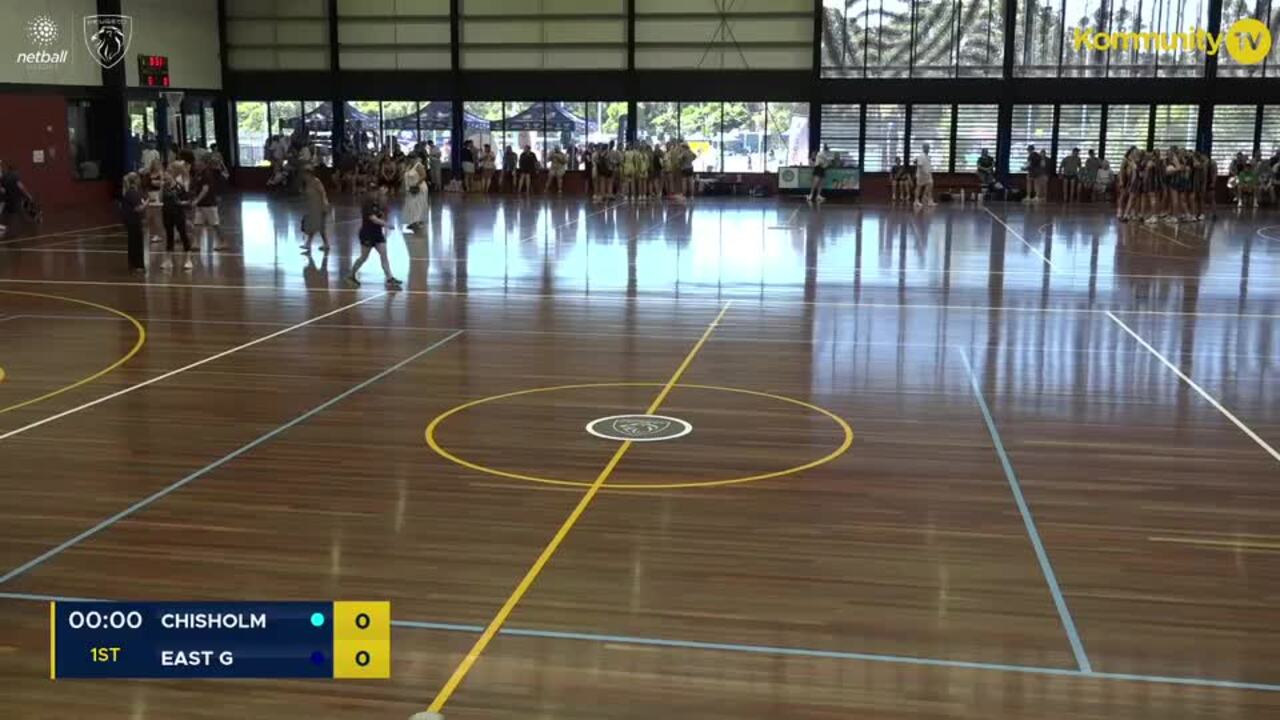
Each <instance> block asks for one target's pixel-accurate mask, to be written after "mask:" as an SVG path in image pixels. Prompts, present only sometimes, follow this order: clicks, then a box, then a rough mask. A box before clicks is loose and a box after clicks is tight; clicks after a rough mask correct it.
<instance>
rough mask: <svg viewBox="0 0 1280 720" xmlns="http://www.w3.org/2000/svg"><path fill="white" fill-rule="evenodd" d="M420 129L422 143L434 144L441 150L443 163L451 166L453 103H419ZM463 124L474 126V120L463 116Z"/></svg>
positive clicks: (436, 101)
mask: <svg viewBox="0 0 1280 720" xmlns="http://www.w3.org/2000/svg"><path fill="white" fill-rule="evenodd" d="M418 108H419V109H418V116H419V120H418V129H419V132H420V133H421V139H422V142H424V143H425V142H428V141H430V142H434V143H435V144H436V147H438V148H440V158H441V162H442V163H444V164H445V165H448V164H449V158H451V157H453V103H452V102H450V101H449V100H420V101H418ZM463 123H464V124H468V125H474V124H475V123H474V120H472V119H471V118H468V117H466V116H463Z"/></svg>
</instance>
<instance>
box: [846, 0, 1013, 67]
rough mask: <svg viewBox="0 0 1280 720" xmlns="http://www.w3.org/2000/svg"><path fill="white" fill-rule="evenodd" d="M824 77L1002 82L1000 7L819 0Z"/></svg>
mask: <svg viewBox="0 0 1280 720" xmlns="http://www.w3.org/2000/svg"><path fill="white" fill-rule="evenodd" d="M822 13H823V14H822V40H821V42H822V76H823V77H832V78H840V77H906V76H908V75H910V76H912V77H956V76H963V77H999V76H1000V73H1001V68H1002V63H1003V57H1004V30H1003V28H1004V0H973V1H972V2H969V3H966V2H963V1H962V0H823V7H822Z"/></svg>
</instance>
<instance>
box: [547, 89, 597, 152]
mask: <svg viewBox="0 0 1280 720" xmlns="http://www.w3.org/2000/svg"><path fill="white" fill-rule="evenodd" d="M546 116H547V138H546V147H545V148H543V152H541V153H539V154H538V157H539V158H541V159H544V160H545V159H546V158H547V157H549V155H548V153H550V152H551V151H552V150H553V149H555V148H557V147H558V148H560V149H561V150H564V151H565V152H566V153H568V152H569V149H570V148H572V147H575V146H577V145H580V144H582V143H585V142H586V141H587V127H588V125H590V122H589V118H588V116H587V107H586V103H583V102H580V101H572V102H570V101H567V100H563V101H560V102H549V103H547V112H546Z"/></svg>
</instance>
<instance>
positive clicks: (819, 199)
mask: <svg viewBox="0 0 1280 720" xmlns="http://www.w3.org/2000/svg"><path fill="white" fill-rule="evenodd" d="M826 201H827V199H826V198H824V197H822V196H821V195H819V196H818V202H819V203H824V202H826Z"/></svg>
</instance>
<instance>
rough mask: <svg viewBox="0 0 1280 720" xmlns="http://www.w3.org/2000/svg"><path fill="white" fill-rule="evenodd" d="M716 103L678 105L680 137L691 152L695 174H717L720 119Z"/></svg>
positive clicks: (718, 106) (720, 142)
mask: <svg viewBox="0 0 1280 720" xmlns="http://www.w3.org/2000/svg"><path fill="white" fill-rule="evenodd" d="M721 111H722V106H721V104H720V103H718V102H703V103H680V136H681V137H682V138H684V141H685V142H686V143H688V144H689V149H690V150H693V154H694V159H693V169H694V171H695V172H719V171H720V167H721V165H720V149H721V146H722V139H721V134H720V119H721Z"/></svg>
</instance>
